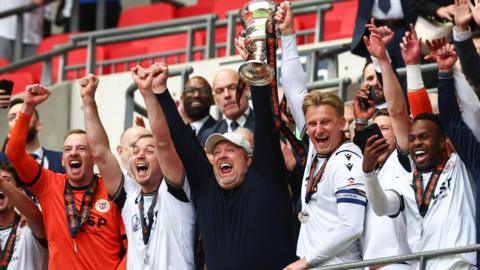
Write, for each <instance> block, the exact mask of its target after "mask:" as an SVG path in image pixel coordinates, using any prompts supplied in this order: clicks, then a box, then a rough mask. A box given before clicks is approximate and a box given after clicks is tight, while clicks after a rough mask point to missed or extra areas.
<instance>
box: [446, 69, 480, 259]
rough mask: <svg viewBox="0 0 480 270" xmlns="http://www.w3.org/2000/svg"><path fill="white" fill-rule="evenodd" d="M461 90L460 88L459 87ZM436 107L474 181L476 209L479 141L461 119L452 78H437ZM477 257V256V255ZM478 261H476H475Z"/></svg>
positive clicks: (479, 183) (479, 186)
mask: <svg viewBox="0 0 480 270" xmlns="http://www.w3.org/2000/svg"><path fill="white" fill-rule="evenodd" d="M459 91H462V89H459ZM438 108H439V110H440V119H441V120H442V125H443V127H444V129H445V130H446V132H447V134H448V137H449V138H450V139H451V140H452V143H453V146H454V147H455V150H456V151H457V153H458V156H459V157H460V159H461V160H462V161H463V163H465V166H466V167H467V169H468V170H469V172H470V174H471V175H472V177H473V180H474V181H475V193H476V196H475V198H477V200H475V204H476V209H480V200H479V199H478V198H480V197H479V196H480V162H478V157H480V143H479V142H478V141H477V139H476V138H475V136H474V135H473V133H472V131H471V130H470V129H469V128H468V126H467V124H465V122H463V120H462V113H461V112H460V109H459V105H458V103H457V96H456V95H455V85H454V83H453V78H448V79H440V78H439V79H438ZM475 223H476V226H477V244H478V243H480V215H478V214H477V215H476V221H475ZM477 258H478V256H477ZM477 263H478V262H477Z"/></svg>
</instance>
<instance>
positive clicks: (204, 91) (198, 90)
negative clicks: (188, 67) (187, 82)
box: [183, 87, 212, 96]
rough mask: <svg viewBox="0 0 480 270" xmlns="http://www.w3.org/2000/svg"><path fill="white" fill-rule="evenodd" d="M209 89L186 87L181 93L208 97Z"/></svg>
mask: <svg viewBox="0 0 480 270" xmlns="http://www.w3.org/2000/svg"><path fill="white" fill-rule="evenodd" d="M211 91H212V90H210V88H208V87H202V88H197V87H186V88H185V90H184V91H183V93H184V94H185V95H195V93H198V94H200V95H202V96H206V95H210V94H211Z"/></svg>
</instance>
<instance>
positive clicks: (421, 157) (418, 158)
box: [413, 149, 428, 164]
mask: <svg viewBox="0 0 480 270" xmlns="http://www.w3.org/2000/svg"><path fill="white" fill-rule="evenodd" d="M427 158H428V156H427V151H426V150H424V149H417V150H414V151H413V159H414V160H415V163H417V164H423V163H425V161H426V160H427Z"/></svg>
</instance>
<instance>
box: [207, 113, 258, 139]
mask: <svg viewBox="0 0 480 270" xmlns="http://www.w3.org/2000/svg"><path fill="white" fill-rule="evenodd" d="M243 127H244V128H248V129H250V130H251V131H252V132H253V129H254V128H255V117H254V115H253V110H252V109H250V113H249V114H248V115H247V122H245V125H244V126H243ZM227 131H228V124H227V121H226V120H225V119H223V120H222V121H218V122H217V123H216V124H215V125H214V126H212V127H210V128H209V129H207V130H205V132H203V134H202V136H201V137H200V136H198V140H199V141H200V144H201V145H202V146H205V142H206V141H207V139H208V136H210V135H212V134H213V133H221V134H223V133H225V132H227ZM199 135H200V133H199Z"/></svg>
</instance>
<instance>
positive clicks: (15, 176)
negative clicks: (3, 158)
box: [0, 163, 21, 184]
mask: <svg viewBox="0 0 480 270" xmlns="http://www.w3.org/2000/svg"><path fill="white" fill-rule="evenodd" d="M0 170H2V171H7V172H9V173H11V174H12V175H13V179H15V182H16V183H17V184H18V183H21V181H20V177H19V176H18V174H17V171H15V168H13V166H12V165H10V164H8V163H0Z"/></svg>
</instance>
